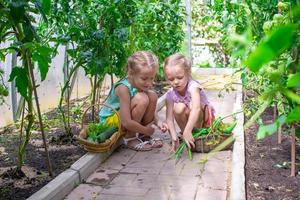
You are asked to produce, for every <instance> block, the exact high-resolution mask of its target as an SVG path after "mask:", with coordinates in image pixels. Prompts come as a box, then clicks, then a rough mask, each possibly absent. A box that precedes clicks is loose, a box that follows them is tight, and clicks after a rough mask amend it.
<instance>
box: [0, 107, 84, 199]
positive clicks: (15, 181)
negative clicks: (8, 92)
mask: <svg viewBox="0 0 300 200" xmlns="http://www.w3.org/2000/svg"><path fill="white" fill-rule="evenodd" d="M72 106H73V111H72V121H71V127H72V128H71V132H72V133H73V134H74V135H77V134H78V132H79V130H80V126H79V125H80V123H79V121H80V112H82V110H83V108H82V107H80V106H78V105H77V106H76V103H75V102H73V103H72ZM71 110H72V109H71ZM80 110H81V111H80ZM45 116H46V117H47V120H43V121H44V126H45V128H46V131H45V132H46V137H47V141H48V142H49V145H48V151H49V156H50V159H51V163H52V168H53V173H54V177H53V178H55V176H57V175H59V174H60V173H61V172H63V171H64V170H66V169H68V168H69V167H70V166H71V165H72V164H73V163H74V162H75V161H76V160H78V159H79V158H80V157H81V156H83V155H84V154H85V151H84V150H83V148H82V147H80V146H79V144H78V143H77V141H76V140H75V139H74V138H72V137H64V129H63V126H62V123H61V122H62V121H61V119H59V118H58V117H57V116H58V111H57V110H53V111H51V112H49V113H47V114H46V115H45ZM34 129H35V130H34V131H33V133H32V135H31V139H30V142H29V144H28V146H27V150H26V158H25V163H24V166H23V167H22V171H16V164H17V149H18V144H19V129H18V128H16V126H15V125H13V126H10V127H6V128H4V129H3V130H2V131H1V132H0V200H17V199H18V200H22V199H26V198H28V197H29V196H31V195H32V194H33V193H35V192H36V191H38V190H39V189H40V188H42V187H43V186H44V185H46V184H47V183H48V182H50V181H51V180H52V179H53V178H51V177H50V176H49V175H48V167H47V164H46V163H47V162H46V156H45V149H44V145H43V142H42V136H41V133H40V132H39V128H38V124H37V123H36V124H35V128H34ZM16 172H17V173H16Z"/></svg>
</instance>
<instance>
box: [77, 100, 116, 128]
mask: <svg viewBox="0 0 300 200" xmlns="http://www.w3.org/2000/svg"><path fill="white" fill-rule="evenodd" d="M94 106H105V107H108V108H110V109H112V110H113V111H114V112H115V113H116V114H117V117H118V118H119V120H118V129H119V131H120V130H121V120H120V115H119V113H118V111H117V110H116V109H114V108H113V107H111V106H109V105H107V104H104V103H96V104H93V105H91V106H89V107H88V108H87V109H86V110H85V111H84V112H83V114H82V119H81V128H82V129H83V126H84V118H85V115H86V113H87V111H88V110H89V109H91V108H92V107H94Z"/></svg>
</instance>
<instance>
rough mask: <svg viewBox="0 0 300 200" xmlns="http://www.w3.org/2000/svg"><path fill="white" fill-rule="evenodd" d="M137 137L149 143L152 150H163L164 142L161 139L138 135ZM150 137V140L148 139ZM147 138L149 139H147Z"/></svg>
mask: <svg viewBox="0 0 300 200" xmlns="http://www.w3.org/2000/svg"><path fill="white" fill-rule="evenodd" d="M136 137H138V139H140V140H142V141H143V142H144V141H147V142H149V144H151V146H152V148H161V147H162V146H163V141H162V139H161V138H159V137H157V138H153V137H151V136H146V135H142V134H139V133H137V134H136ZM147 137H149V139H148V138H147ZM145 138H147V139H145Z"/></svg>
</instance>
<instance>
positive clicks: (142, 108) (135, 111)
mask: <svg viewBox="0 0 300 200" xmlns="http://www.w3.org/2000/svg"><path fill="white" fill-rule="evenodd" d="M148 105H149V98H148V95H147V94H145V93H143V92H139V93H137V94H136V95H135V96H134V97H133V98H132V100H131V104H130V107H131V118H132V119H133V120H134V121H136V122H141V121H142V119H143V116H144V115H145V112H146V109H147V107H148ZM135 134H136V132H135V131H127V136H128V137H134V136H135Z"/></svg>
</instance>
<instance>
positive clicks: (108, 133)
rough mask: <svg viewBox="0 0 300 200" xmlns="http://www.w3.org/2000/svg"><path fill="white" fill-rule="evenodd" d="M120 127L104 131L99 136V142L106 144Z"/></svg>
mask: <svg viewBox="0 0 300 200" xmlns="http://www.w3.org/2000/svg"><path fill="white" fill-rule="evenodd" d="M117 130H118V127H110V128H107V129H106V130H105V131H103V132H102V133H101V134H99V135H98V136H97V141H98V142H99V143H102V142H105V140H107V139H108V138H110V137H111V136H112V135H113V134H114V133H115V132H116V131H117Z"/></svg>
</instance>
